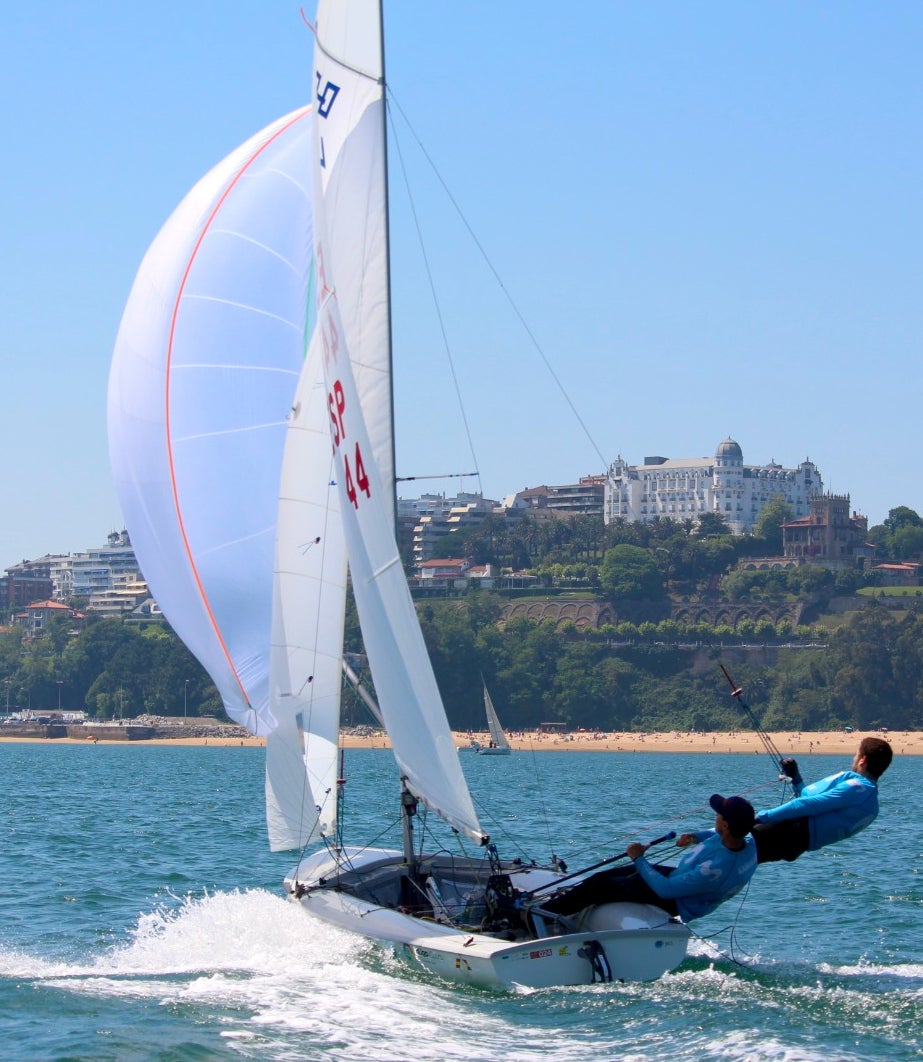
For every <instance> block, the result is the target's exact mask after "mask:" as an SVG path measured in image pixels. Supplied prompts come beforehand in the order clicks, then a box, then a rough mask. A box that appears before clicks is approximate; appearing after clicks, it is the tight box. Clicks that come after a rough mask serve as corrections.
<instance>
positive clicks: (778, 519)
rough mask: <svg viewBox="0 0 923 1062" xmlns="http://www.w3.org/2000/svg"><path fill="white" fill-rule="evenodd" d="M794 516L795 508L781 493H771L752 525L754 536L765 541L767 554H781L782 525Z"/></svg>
mask: <svg viewBox="0 0 923 1062" xmlns="http://www.w3.org/2000/svg"><path fill="white" fill-rule="evenodd" d="M794 518H795V510H794V509H793V508H792V507H791V505H789V503H788V502H787V501H786V500H785V498H784V497H783V496H782V495H781V494H773V496H772V497H771V498H770V499H769V501H768V502H766V504H765V505H764V506H763V508H762V509H761V510H760V513H759V516H757V518H756V523H755V524H754V525H753V534H754V537H756V538H759V539H762V540H763V542H764V543H765V549H766V553H767V555H769V556H781V554H782V525H783V524H785V523H788V522H789V521H790V520H793V519H794Z"/></svg>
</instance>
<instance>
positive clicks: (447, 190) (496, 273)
mask: <svg viewBox="0 0 923 1062" xmlns="http://www.w3.org/2000/svg"><path fill="white" fill-rule="evenodd" d="M388 101H389V103H393V104H394V106H395V107H396V108H397V110H398V112H399V113H400V115H401V117H402V118H403V119H404V121H405V122H406V123H407V128H408V130H409V131H410V135H411V136H412V137H413V139H414V141H415V142H416V144H417V147H418V148H419V150H420V152H421V153H422V155H423V157H424V158H425V159H426V161H427V163H428V164H429V166H430V169H431V170H432V171H433V174H434V175H435V177H436V180H437V181H438V182H439V184H440V185H441V186H442V190H443V191H444V192H445V194H446V196H447V198H448V200H449V202H450V203H451V204H452V206H453V208H454V209H455V212H456V214H457V215H458V217H459V219H460V221H461V223H462V225H464V227H465V229H466V230H467V231H468V235H469V236H470V237H471V240H472V241H473V243H474V245H475V247H476V248H477V249H478V252H479V253H480V255H481V257H482V258H483V260H484V262H485V264H486V265H487V268H488V269H489V270H490V272H491V274H492V275H493V277H494V280H495V281H496V282H497V285H498V286H499V288H500V290H501V291H502V292H503V295H504V298H505V299H506V301H507V303H508V304H509V306H510V309H511V310H512V311H513V314H514V316H515V317H516V319H517V320H518V321H519V324H520V325H521V327H522V329H523V331H524V332H525V334H526V335H527V336H528V337H529V341H530V342H531V344H532V346H533V348H534V349H535V351H536V353H537V354H538V356H539V358H540V359H541V361H542V364H543V365H544V366H545V369H546V371H547V372H548V375H549V376H550V377H551V379H552V380H553V381H554V383H555V386H556V387H557V389H558V391H559V392H560V393H561V396H562V397H563V399H564V401H565V402H566V403H567V406H568V408H569V409H570V411H571V413H573V415H574V418H575V419H576V421H577V423H578V424H579V425H580V427H581V429H582V430H583V434H584V435H585V436H586V438H587V440H588V442H589V444H590V446H591V447H592V449H593V451H594V452H595V453H596V456H597V457H598V458H599V461H600V464H601V466H602V467H603V468H608V467H609V462H608V461H607V460H606V459H605V457H603V455H602V451H601V450H600V448H599V446H598V445H597V444H596V440H595V439H594V438H593V436H592V435H591V434H590V429H589V428H588V427H587V425H586V423H585V422H584V420H583V418H582V417H581V416H580V413H579V412H578V410H577V407H576V405H575V404H574V402H573V400H572V399H571V397H570V395H569V394H568V393H567V390H566V389H565V387H564V384H563V383H562V382H561V379H560V377H559V376H558V374H557V373H556V372H555V371H554V368H553V367H552V365H551V362H550V361H549V359H548V356H547V355H546V354H545V351H544V348H543V347H542V345H541V343H539V341H538V337H537V336H536V335H535V333H534V332H533V331H532V329H531V328H530V327H529V323H528V321H526V319H525V317H524V316H523V313H522V311H521V310H520V309H519V306H518V305H517V303H516V301H515V299H514V298H513V296H512V295H511V294H510V291H509V289H508V288H507V286H506V284H504V282H503V278H502V277H501V276H500V273H499V271H498V270H497V268H496V266H495V265H494V264H493V261H492V260H491V258H490V255H489V254H488V253H487V251H486V249H485V248H484V245H483V244H482V243H481V241H480V240H479V239H478V237H477V234H476V233H475V231H474V229H473V228H472V226H471V223H470V222H469V221H468V218H467V217H466V215H465V213H464V211H463V210H462V208H461V206H460V205H459V203H458V200H457V199H456V198H455V196H454V195H453V194H452V191H451V189H450V188H449V186H448V184H447V183H446V181H445V179H444V178H443V176H442V174H441V173H440V172H439V169H438V168H437V166H436V164H435V162H434V161H433V159H432V157H431V156H430V154H429V152H428V151H427V150H426V148H425V147H424V146H423V143H422V141H421V140H420V138H419V137H418V136H417V134H416V131H415V130H414V127H413V125H412V124H411V122H410V119H409V118H408V117H407V114H406V113H405V111H404V109H403V107H401V105H400V102H399V101H398V100H397V98H396V97H395V95H394V91H393V89H391V87H390V86H389V87H388ZM389 117H390V114H389ZM391 127H392V130H393V128H394V125H393V121H392V126H391ZM398 153H399V154H400V148H398ZM402 161H403V157H402ZM405 181H406V174H405ZM414 220H416V215H414ZM453 372H454V370H453ZM473 453H474V451H473V450H472V454H473ZM475 464H477V462H475Z"/></svg>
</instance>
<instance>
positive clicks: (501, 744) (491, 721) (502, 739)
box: [474, 679, 513, 756]
mask: <svg viewBox="0 0 923 1062" xmlns="http://www.w3.org/2000/svg"><path fill="white" fill-rule="evenodd" d="M481 685H482V686H483V687H484V712H485V713H486V715H487V730H488V732H489V733H490V744H489V745H480V744H476V745H475V746H474V751H475V752H476V753H477V754H478V755H479V756H509V755H510V753H511V752H512V751H513V750H512V749H511V747H510V742H509V738H507V736H506V734H505V733H504V731H503V727H502V726H501V725H500V719H499V718H498V716H497V709H496V708H494V702H493V701H492V700H491V698H490V691H489V690H488V689H487V683H486V682H484V680H483V679H482V680H481Z"/></svg>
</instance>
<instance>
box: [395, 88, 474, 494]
mask: <svg viewBox="0 0 923 1062" xmlns="http://www.w3.org/2000/svg"><path fill="white" fill-rule="evenodd" d="M392 98H393V94H392V92H391V90H390V87H389V88H388V92H387V95H386V97H385V99H386V101H387V103H388V104H390V102H391V100H392ZM397 106H398V110H400V105H399V104H398V105H397ZM401 114H402V115H403V111H401ZM387 115H388V123H389V125H390V127H391V143H392V144H393V145H394V147H395V148H397V157H398V161H399V163H400V168H401V176H402V177H403V179H404V188H405V190H406V192H407V199H408V201H409V203H410V212H411V215H412V217H413V224H414V228H415V229H416V233H417V240H418V242H419V245H420V253H421V254H422V256H423V264H424V267H425V269H426V279H427V281H428V283H429V290H430V295H431V297H432V300H433V307H434V308H435V311H436V318H437V320H438V321H439V331H440V332H441V333H442V344H443V347H444V348H445V354H446V360H447V361H448V363H449V371H450V372H451V374H452V385H453V386H454V388H455V397H456V398H457V400H458V405H459V409H460V411H461V418H462V423H463V425H464V428H465V436H466V437H467V439H468V449H469V450H470V451H471V461H472V463H473V464H474V467H475V469H480V467H481V465H480V462H479V461H478V458H477V453H476V452H475V449H474V439H473V437H472V435H471V426H470V424H469V423H468V415H467V413H466V412H465V404H464V401H463V400H462V394H461V387H460V385H459V382H458V373H457V372H456V370H455V359H454V358H453V357H452V348H451V346H450V344H449V337H448V333H447V332H446V327H445V319H444V318H443V316H442V306H441V305H440V303H439V296H438V295H437V293H436V284H435V281H434V280H433V271H432V268H431V266H430V261H429V255H428V254H427V252H426V244H425V242H424V240H423V230H422V229H421V227H420V219H419V216H418V215H417V207H416V203H415V201H414V197H413V192H412V191H411V188H410V181H409V180H408V177H407V167H406V166H405V164H404V153H403V151H402V150H401V144H400V140H399V138H398V135H397V129H396V127H395V124H394V119H393V117H392V115H391V108H390V106H388V107H387ZM404 120H405V121H406V116H405V119H404ZM408 124H409V123H408ZM411 132H412V130H411ZM417 143H419V141H417ZM473 474H474V475H475V476H476V477H477V481H478V487H481V474H480V472H479V471H478V472H475V473H473ZM413 478H417V477H413Z"/></svg>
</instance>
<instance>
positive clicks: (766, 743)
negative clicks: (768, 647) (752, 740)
mask: <svg viewBox="0 0 923 1062" xmlns="http://www.w3.org/2000/svg"><path fill="white" fill-rule="evenodd" d="M718 666H719V667H720V668H721V670H722V671H723V672H724V677H725V678H726V679H727V680H728V683H729V684H730V687H731V696H732V697H734V698H736V700H737V702H738V703H739V704H740V706H741V708H743V710H744V711H745V712H746V713H747V715H748V716H749V717H750V723H751V724H752V726H753V729H754V731H755V732H756V735H757V737H758V738H759V739H760V741H762V743H763V748H765V749H766V751H767V752H768V753H769V756H770V759H772V761H773V763H775V765H776V768H777V769H778V770H781V769H782V753H781V752H779V750H778V749H777V748H776V746H775V743H774V742H773V740H772V738H771V737H770V736H769V735H768V734H767V733H766V731H765V730H764V729H763V728H762V726H760V722H759V720H758V719H757V718H756V716H755V715H754V714H753V712H752V711H751V709H750V705H749V704H747V702H746V701H745V700H744V699H743V690H742V689H741V688H740V687H739V686H736V685H735V684H734V680H733V679H732V678H731V676H730V675H729V674H728V670H727V668H726V667H725V666H724V664H719V665H718Z"/></svg>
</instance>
